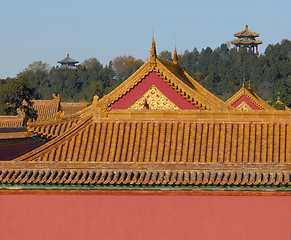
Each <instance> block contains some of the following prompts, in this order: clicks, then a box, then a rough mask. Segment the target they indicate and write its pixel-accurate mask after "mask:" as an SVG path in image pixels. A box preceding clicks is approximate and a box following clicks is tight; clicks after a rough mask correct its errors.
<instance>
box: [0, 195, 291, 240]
mask: <svg viewBox="0 0 291 240" xmlns="http://www.w3.org/2000/svg"><path fill="white" fill-rule="evenodd" d="M0 213H1V214H0V239H5V240H12V239H13V240H14V239H29V240H39V239H42V240H43V239H56V240H58V239H70V240H74V239H78V240H80V239H86V240H90V239H94V240H95V239H106V240H108V239H137V240H138V239H159V240H160V239H162V240H163V239H167V240H171V239H173V240H174V239H175V240H177V239H178V240H182V239H183V240H185V239H191V240H192V239H199V240H203V239H211V240H215V239H217V240H218V239H219V240H221V239H223V240H228V239H232V240H233V239H235V240H240V239H241V240H246V239H248V240H252V239H256V240H259V239H264V240H274V239H280V240H290V231H291V229H290V228H291V196H290V197H289V196H136V195H130V196H122V195H114V196H110V195H0Z"/></svg>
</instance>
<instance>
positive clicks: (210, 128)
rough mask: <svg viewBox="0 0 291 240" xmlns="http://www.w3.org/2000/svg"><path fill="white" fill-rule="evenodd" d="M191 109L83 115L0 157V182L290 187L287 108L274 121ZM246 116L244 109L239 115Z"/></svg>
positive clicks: (288, 115)
mask: <svg viewBox="0 0 291 240" xmlns="http://www.w3.org/2000/svg"><path fill="white" fill-rule="evenodd" d="M191 112H195V110H192V111H186V112H185V113H180V116H176V117H174V116H168V117H167V116H166V115H164V116H163V117H162V118H161V117H158V115H159V114H160V113H158V112H157V113H156V114H157V116H154V115H155V113H151V117H152V119H147V117H145V116H146V114H145V113H143V114H144V120H134V119H129V120H122V119H121V118H120V119H112V117H111V116H110V115H108V118H99V117H98V116H96V115H95V116H94V114H93V115H92V116H87V118H86V119H84V120H83V121H81V122H80V123H78V124H77V125H75V127H73V128H71V129H70V130H68V131H66V132H65V133H64V134H62V135H60V136H59V137H57V138H55V139H53V140H51V141H50V142H48V143H47V144H45V145H43V146H41V147H39V148H38V149H36V150H33V151H31V152H30V153H27V154H26V155H23V156H21V157H19V158H17V159H15V160H13V161H11V162H9V163H0V166H1V168H0V169H1V173H0V180H1V181H2V183H5V182H7V183H31V184H33V183H41V184H46V183H52V184H54V183H57V184H79V183H80V184H97V185H98V184H109V185H110V184H120V185H123V184H132V185H155V184H161V185H165V186H170V185H237V186H242V185H250V186H258V185H284V186H285V185H291V183H290V182H291V179H290V177H291V175H290V173H291V172H290V164H291V159H290V157H291V155H290V143H291V141H290V137H291V134H290V132H291V130H290V116H291V114H290V113H281V115H282V114H283V115H284V116H283V115H282V116H283V118H282V119H285V120H282V121H263V120H264V119H261V121H260V120H258V121H247V120H244V121H226V120H225V119H222V120H219V121H213V120H212V121H206V120H193V119H194V118H191V119H192V120H191V119H189V118H187V117H189V114H190V115H191ZM187 113H188V114H187ZM251 114H252V113H246V117H245V119H248V118H249V117H250V116H251ZM176 115H177V114H176ZM247 115H250V116H247ZM285 115H286V116H285ZM112 116H115V117H116V115H112ZM266 118H269V117H266ZM153 119H155V120H153ZM179 119H180V120H179ZM181 119H183V120H181Z"/></svg>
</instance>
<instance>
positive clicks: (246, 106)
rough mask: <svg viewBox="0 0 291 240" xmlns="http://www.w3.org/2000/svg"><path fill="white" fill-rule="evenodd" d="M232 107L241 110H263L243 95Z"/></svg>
mask: <svg viewBox="0 0 291 240" xmlns="http://www.w3.org/2000/svg"><path fill="white" fill-rule="evenodd" d="M231 106H233V107H235V108H237V109H240V110H261V108H259V107H258V106H257V105H255V104H254V103H253V102H252V101H251V100H250V99H249V98H247V97H246V96H245V95H242V96H241V97H240V98H239V99H238V100H237V101H235V102H234V103H233V104H232V105H231Z"/></svg>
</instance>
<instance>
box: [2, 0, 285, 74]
mask: <svg viewBox="0 0 291 240" xmlns="http://www.w3.org/2000/svg"><path fill="white" fill-rule="evenodd" d="M290 9H291V0H277V1H274V0H242V1H233V0H123V1H122V0H95V1H93V0H25V1H23V0H9V1H8V0H0V29H1V37H0V78H6V77H15V76H16V74H17V73H19V72H20V71H22V70H23V69H25V68H26V67H27V66H28V65H29V64H30V63H32V62H34V61H40V60H41V61H43V62H46V63H48V64H50V65H51V66H56V65H57V61H58V60H61V59H63V58H65V57H66V54H67V53H70V56H71V57H72V58H74V59H76V60H78V61H80V62H82V61H84V60H85V59H88V58H90V57H96V58H97V59H98V60H99V61H100V62H101V63H102V64H108V62H109V61H110V60H112V59H114V58H115V57H117V56H122V55H132V56H134V57H135V58H140V59H142V60H146V59H147V58H148V57H149V50H150V45H151V39H152V28H153V26H154V37H155V41H156V45H157V52H160V51H162V50H169V51H172V50H173V49H174V45H175V38H176V42H177V50H178V52H180V53H181V52H184V51H185V49H189V50H190V51H191V50H192V49H193V48H194V47H197V48H198V50H201V49H202V48H206V47H208V46H209V47H211V48H216V47H218V46H220V45H221V44H222V43H226V42H229V41H231V40H233V39H234V36H233V34H234V33H236V32H239V31H242V30H243V29H244V28H245V25H246V24H248V25H249V29H250V30H251V31H254V32H257V33H259V34H260V37H259V38H258V39H260V40H262V41H263V44H262V45H261V46H260V52H262V51H264V49H265V48H266V46H267V45H268V44H276V43H278V42H280V41H281V40H282V39H289V40H290V39H291V12H290Z"/></svg>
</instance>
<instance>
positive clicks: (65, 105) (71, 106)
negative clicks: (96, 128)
mask: <svg viewBox="0 0 291 240" xmlns="http://www.w3.org/2000/svg"><path fill="white" fill-rule="evenodd" d="M87 105H88V102H61V111H63V112H64V113H65V115H71V114H74V113H77V112H79V111H81V110H83V109H84V108H86V107H87Z"/></svg>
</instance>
